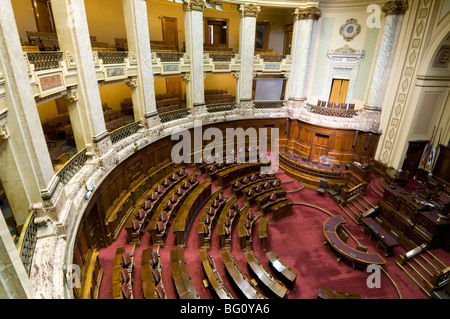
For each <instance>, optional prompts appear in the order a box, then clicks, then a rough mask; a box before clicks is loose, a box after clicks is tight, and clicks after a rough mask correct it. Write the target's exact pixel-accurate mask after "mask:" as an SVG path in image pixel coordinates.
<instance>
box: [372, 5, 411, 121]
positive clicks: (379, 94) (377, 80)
mask: <svg viewBox="0 0 450 319" xmlns="http://www.w3.org/2000/svg"><path fill="white" fill-rule="evenodd" d="M407 9H408V1H388V2H386V3H385V4H384V6H383V8H382V11H383V12H384V13H385V14H386V19H385V21H384V26H383V33H382V35H381V40H380V46H379V48H378V53H377V58H376V61H375V68H374V70H373V74H372V80H371V83H370V87H369V95H368V97H367V101H366V103H365V105H364V109H365V110H367V111H378V112H379V111H381V108H382V103H383V98H384V94H385V92H386V83H387V82H388V79H389V74H390V71H391V66H392V57H393V55H394V54H395V48H396V46H397V42H398V35H397V32H398V31H399V28H400V26H401V24H402V21H403V16H404V14H405V12H406V10H407Z"/></svg>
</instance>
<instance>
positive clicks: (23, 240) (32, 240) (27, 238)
mask: <svg viewBox="0 0 450 319" xmlns="http://www.w3.org/2000/svg"><path fill="white" fill-rule="evenodd" d="M34 218H35V212H34V211H31V212H30V215H29V216H28V218H27V220H26V221H25V224H24V225H23V228H22V232H21V233H20V237H19V242H18V243H17V252H18V253H19V257H20V260H21V261H22V263H23V266H24V267H25V271H26V273H27V275H28V276H30V270H31V262H32V261H33V254H34V248H35V247H36V234H37V226H36V225H35V224H34Z"/></svg>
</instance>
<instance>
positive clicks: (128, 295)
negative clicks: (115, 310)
mask: <svg viewBox="0 0 450 319" xmlns="http://www.w3.org/2000/svg"><path fill="white" fill-rule="evenodd" d="M121 289H122V296H123V298H124V299H130V298H131V291H130V289H129V288H128V286H127V284H125V283H124V284H123V285H122V286H121Z"/></svg>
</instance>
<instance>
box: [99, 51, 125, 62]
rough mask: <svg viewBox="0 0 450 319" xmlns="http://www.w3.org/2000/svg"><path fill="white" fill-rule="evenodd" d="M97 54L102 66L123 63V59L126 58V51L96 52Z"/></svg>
mask: <svg viewBox="0 0 450 319" xmlns="http://www.w3.org/2000/svg"><path fill="white" fill-rule="evenodd" d="M97 54H98V58H99V59H101V60H102V61H103V64H120V63H125V58H126V57H128V51H98V52H97Z"/></svg>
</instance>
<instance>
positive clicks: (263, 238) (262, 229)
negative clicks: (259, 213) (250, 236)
mask: <svg viewBox="0 0 450 319" xmlns="http://www.w3.org/2000/svg"><path fill="white" fill-rule="evenodd" d="M268 225H269V220H268V219H267V218H266V217H261V218H260V220H259V226H258V238H259V241H260V243H261V250H262V251H265V250H266V244H267V237H268V231H267V228H268Z"/></svg>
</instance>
